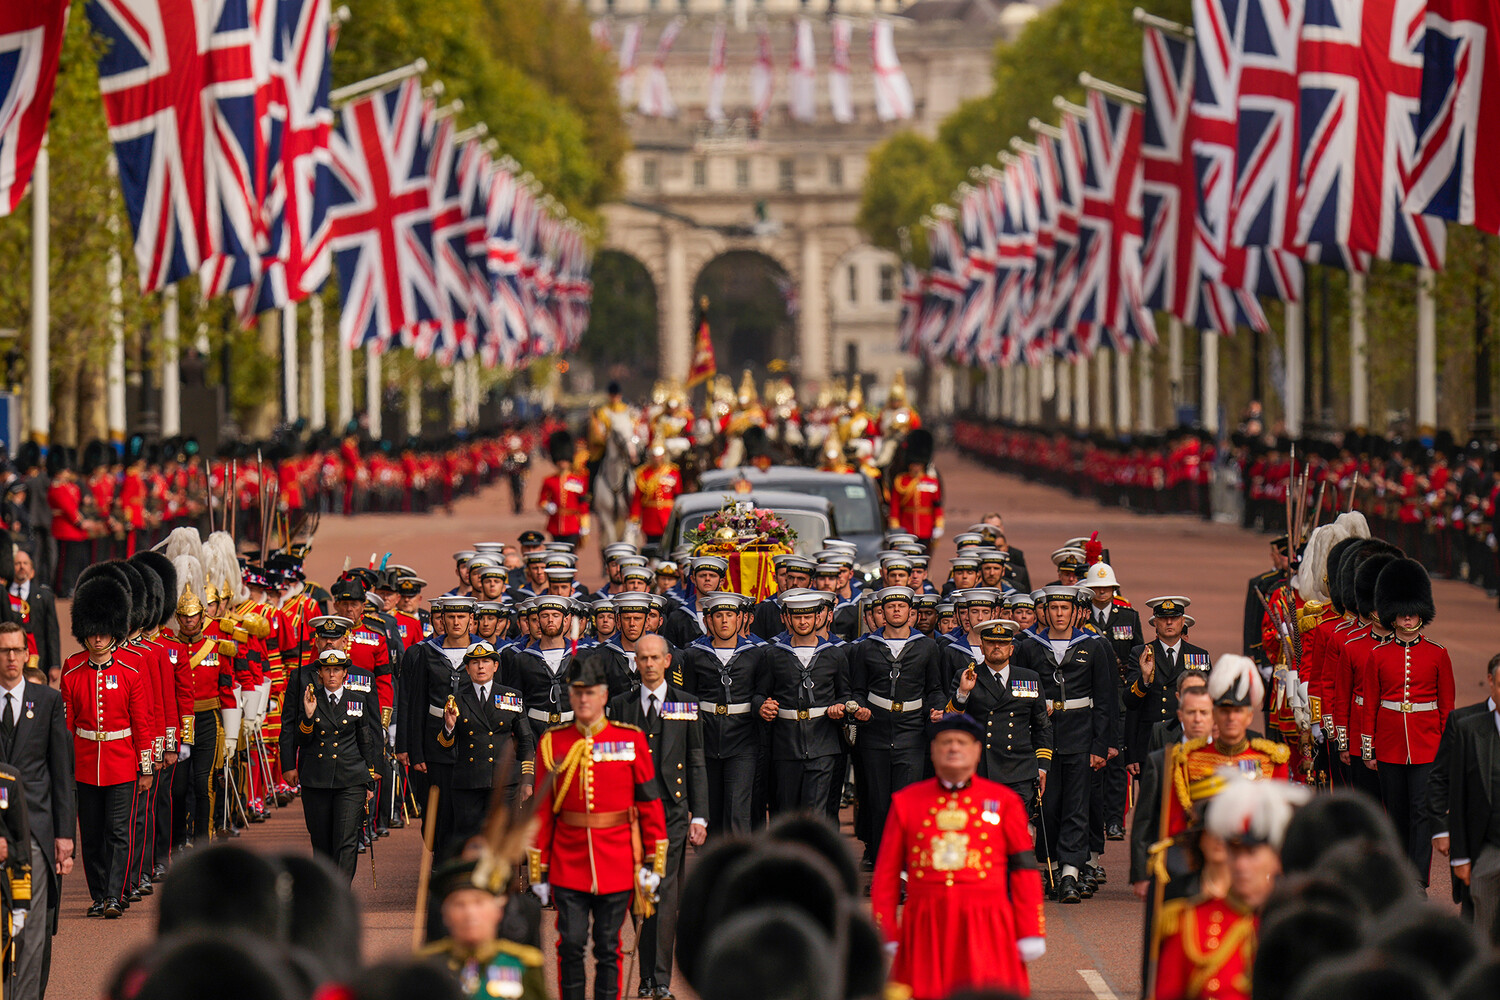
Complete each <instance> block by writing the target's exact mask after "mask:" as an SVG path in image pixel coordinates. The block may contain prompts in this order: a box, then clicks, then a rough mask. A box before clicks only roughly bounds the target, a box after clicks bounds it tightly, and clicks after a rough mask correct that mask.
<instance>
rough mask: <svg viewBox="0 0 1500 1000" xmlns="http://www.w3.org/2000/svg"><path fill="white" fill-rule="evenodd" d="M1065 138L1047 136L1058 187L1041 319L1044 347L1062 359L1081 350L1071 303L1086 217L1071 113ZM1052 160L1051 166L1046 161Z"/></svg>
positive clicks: (1078, 135) (1045, 147) (1078, 128)
mask: <svg viewBox="0 0 1500 1000" xmlns="http://www.w3.org/2000/svg"><path fill="white" fill-rule="evenodd" d="M1059 127H1060V128H1061V129H1062V138H1061V139H1053V138H1050V137H1044V139H1045V141H1044V142H1043V143H1042V159H1043V162H1044V163H1046V169H1047V170H1048V172H1049V173H1051V174H1052V177H1053V183H1054V184H1055V185H1056V188H1055V190H1056V199H1057V200H1056V206H1057V208H1056V215H1055V217H1054V220H1055V221H1054V223H1053V237H1052V246H1053V250H1052V260H1053V264H1052V288H1051V295H1050V296H1049V301H1048V302H1047V304H1046V307H1045V313H1044V315H1043V318H1042V322H1043V331H1042V334H1043V337H1044V340H1045V346H1046V347H1047V348H1048V349H1050V350H1051V351H1052V353H1053V354H1056V355H1058V356H1061V357H1072V356H1074V355H1076V354H1077V353H1078V351H1079V349H1080V346H1081V345H1080V344H1079V343H1078V342H1077V340H1076V339H1075V338H1074V336H1073V334H1074V330H1073V327H1072V302H1073V296H1074V294H1075V293H1076V292H1077V289H1078V277H1079V267H1080V264H1081V261H1082V235H1081V232H1080V222H1079V220H1080V217H1081V216H1082V214H1083V127H1082V125H1081V124H1080V123H1079V121H1078V116H1077V115H1074V114H1071V113H1068V114H1064V115H1063V116H1062V121H1061V123H1060V125H1059ZM1049 158H1050V159H1051V162H1050V163H1047V162H1046V161H1047V160H1048V159H1049Z"/></svg>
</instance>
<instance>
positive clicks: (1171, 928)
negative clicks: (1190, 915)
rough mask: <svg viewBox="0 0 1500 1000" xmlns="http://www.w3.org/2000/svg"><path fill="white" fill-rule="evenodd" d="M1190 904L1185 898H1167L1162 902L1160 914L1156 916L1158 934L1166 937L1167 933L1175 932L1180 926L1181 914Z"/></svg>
mask: <svg viewBox="0 0 1500 1000" xmlns="http://www.w3.org/2000/svg"><path fill="white" fill-rule="evenodd" d="M1192 905H1193V904H1192V902H1191V901H1190V900H1188V899H1185V898H1181V899H1169V900H1167V901H1166V902H1164V903H1162V904H1161V915H1160V916H1159V917H1157V928H1158V935H1159V936H1160V937H1166V936H1167V935H1168V934H1176V933H1177V931H1178V929H1179V928H1180V927H1181V926H1182V915H1183V914H1184V913H1186V912H1187V910H1188V908H1189V907H1191V906H1192Z"/></svg>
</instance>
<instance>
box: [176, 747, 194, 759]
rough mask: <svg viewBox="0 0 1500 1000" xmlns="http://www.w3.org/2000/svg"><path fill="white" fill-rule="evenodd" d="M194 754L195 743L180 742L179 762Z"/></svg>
mask: <svg viewBox="0 0 1500 1000" xmlns="http://www.w3.org/2000/svg"><path fill="white" fill-rule="evenodd" d="M192 755H193V745H192V744H191V743H179V744H178V745H177V762H178V763H179V764H180V763H182V762H183V761H185V760H187V759H188V758H189V757H191V756H192Z"/></svg>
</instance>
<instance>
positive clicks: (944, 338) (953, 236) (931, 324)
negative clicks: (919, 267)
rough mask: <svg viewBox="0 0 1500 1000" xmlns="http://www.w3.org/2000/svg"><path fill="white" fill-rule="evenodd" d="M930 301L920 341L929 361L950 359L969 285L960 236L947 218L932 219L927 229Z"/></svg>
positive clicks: (919, 337) (928, 296)
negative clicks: (966, 280)
mask: <svg viewBox="0 0 1500 1000" xmlns="http://www.w3.org/2000/svg"><path fill="white" fill-rule="evenodd" d="M927 252H928V263H929V264H930V267H929V268H928V271H927V300H926V302H925V303H924V304H923V306H922V326H921V328H920V329H919V330H918V331H917V341H918V343H919V344H920V345H921V347H922V353H923V355H924V356H925V357H926V358H927V359H928V360H929V361H938V360H941V359H943V358H947V357H948V356H949V354H950V353H951V351H952V350H953V340H954V336H955V334H956V333H957V330H958V323H957V322H956V320H957V317H958V310H959V308H960V307H961V305H962V304H963V298H964V288H965V285H966V282H965V281H964V276H963V272H962V270H961V269H962V267H963V251H962V249H961V248H960V247H959V242H958V233H957V232H956V231H955V230H954V228H953V223H952V222H951V221H949V220H948V219H933V220H932V221H931V224H930V225H928V227H927Z"/></svg>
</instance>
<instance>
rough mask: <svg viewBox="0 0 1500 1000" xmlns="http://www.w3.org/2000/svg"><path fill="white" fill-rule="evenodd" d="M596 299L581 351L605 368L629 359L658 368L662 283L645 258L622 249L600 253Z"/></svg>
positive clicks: (640, 370)
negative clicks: (659, 289)
mask: <svg viewBox="0 0 1500 1000" xmlns="http://www.w3.org/2000/svg"><path fill="white" fill-rule="evenodd" d="M592 279H593V282H594V300H593V307H592V311H591V312H590V314H589V328H588V331H587V332H586V333H585V334H584V337H583V340H582V342H581V343H579V345H578V353H579V357H580V358H581V359H582V360H583V361H584V362H585V363H586V364H590V365H592V366H593V368H594V369H595V370H596V371H604V370H606V369H609V368H612V367H613V366H615V365H626V366H627V367H630V368H632V369H634V370H635V371H636V372H637V374H640V375H641V376H643V377H644V376H645V375H647V374H648V373H650V372H654V371H655V370H656V288H655V286H654V285H653V284H652V282H651V274H650V272H648V271H647V270H646V267H645V265H644V264H642V263H641V262H640V261H638V260H636V259H635V258H634V257H631V256H628V255H626V254H623V253H618V252H616V251H604V252H603V253H600V254H599V255H598V256H596V257H595V258H594V271H593V276H592Z"/></svg>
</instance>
